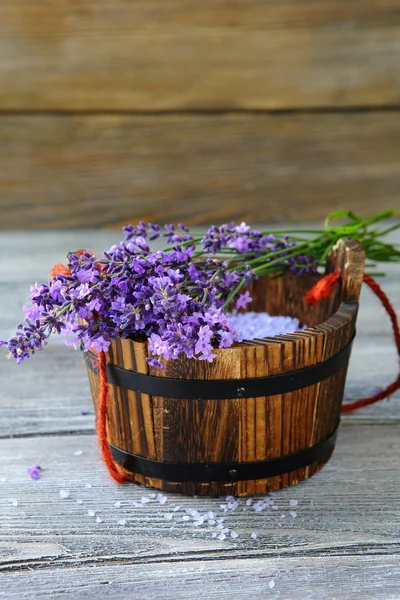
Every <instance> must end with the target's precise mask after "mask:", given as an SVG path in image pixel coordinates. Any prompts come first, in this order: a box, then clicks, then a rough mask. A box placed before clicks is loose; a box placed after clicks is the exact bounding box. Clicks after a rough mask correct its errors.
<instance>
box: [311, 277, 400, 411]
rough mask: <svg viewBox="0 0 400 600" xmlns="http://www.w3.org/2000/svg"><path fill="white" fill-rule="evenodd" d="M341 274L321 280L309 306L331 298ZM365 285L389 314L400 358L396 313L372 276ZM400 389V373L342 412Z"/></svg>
mask: <svg viewBox="0 0 400 600" xmlns="http://www.w3.org/2000/svg"><path fill="white" fill-rule="evenodd" d="M340 278H341V273H340V271H335V272H334V273H329V275H325V277H323V278H322V279H320V280H319V281H318V282H317V283H316V284H315V285H314V287H312V288H311V290H309V291H308V292H307V294H306V295H305V296H304V299H305V300H306V302H308V304H313V303H314V302H320V301H321V300H322V299H323V298H329V296H330V295H331V293H332V288H333V286H334V285H335V284H336V283H337V282H338V281H339V280H340ZM363 281H364V283H366V284H367V285H368V287H369V288H370V289H371V290H372V292H373V293H374V294H375V296H377V297H378V298H379V300H380V301H381V303H382V306H383V307H384V309H385V310H386V312H387V314H388V315H389V317H390V320H391V322H392V327H393V335H394V340H395V343H396V348H397V353H398V355H399V358H400V327H399V322H398V319H397V315H396V312H395V310H394V308H393V306H392V304H391V302H390V300H389V298H388V297H387V295H386V294H385V292H384V291H383V290H382V288H381V287H380V285H379V284H378V283H377V282H376V281H375V279H373V277H371V276H370V275H364V278H363ZM399 388H400V373H399V375H398V376H397V379H395V381H393V383H391V384H390V385H388V386H387V387H386V388H385V389H383V390H382V391H380V392H378V393H377V394H374V395H372V396H368V397H366V398H361V399H360V400H355V401H354V402H350V403H349V404H344V405H343V406H342V409H341V410H342V412H351V411H353V410H357V409H358V408H361V407H363V406H368V405H369V404H374V403H375V402H379V401H380V400H384V399H385V398H388V397H389V396H391V395H392V394H393V393H394V392H395V391H397V390H398V389H399Z"/></svg>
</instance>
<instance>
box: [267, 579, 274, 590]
mask: <svg viewBox="0 0 400 600" xmlns="http://www.w3.org/2000/svg"><path fill="white" fill-rule="evenodd" d="M268 585H269V588H270V589H271V590H273V589H274V587H275V581H274V580H273V579H271V581H270V582H269V584H268Z"/></svg>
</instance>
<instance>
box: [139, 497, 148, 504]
mask: <svg viewBox="0 0 400 600" xmlns="http://www.w3.org/2000/svg"><path fill="white" fill-rule="evenodd" d="M141 502H142V504H147V503H148V502H150V498H149V497H146V496H142V500H141Z"/></svg>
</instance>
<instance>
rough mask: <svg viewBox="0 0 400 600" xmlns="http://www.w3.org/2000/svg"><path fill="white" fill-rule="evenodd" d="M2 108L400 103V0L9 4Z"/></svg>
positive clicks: (31, 0)
mask: <svg viewBox="0 0 400 600" xmlns="http://www.w3.org/2000/svg"><path fill="white" fill-rule="evenodd" d="M0 21H1V23H2V35H1V36H0V56H1V57H2V59H1V60H0V79H1V83H2V85H1V87H0V107H1V108H3V109H8V110H9V109H19V110H26V109H40V110H93V109H95V110H132V109H134V110H143V111H148V110H171V109H212V110H215V109H227V108H228V109H232V108H246V109H282V108H297V107H307V108H308V107H310V106H311V107H320V106H332V105H335V106H361V105H365V106H373V105H374V106H382V105H393V104H394V105H398V104H399V100H400V75H399V69H398V64H399V60H400V46H399V41H398V40H399V32H400V11H399V5H398V2H397V1H396V0H381V1H380V2H379V3H378V2H375V1H373V0H367V1H365V2H346V0H329V1H327V2H323V3H321V2H316V1H315V0H307V1H300V0H290V1H287V2H275V1H273V0H268V1H266V2H265V1H262V0H255V1H253V2H246V1H245V0H238V1H236V2H229V1H228V0H204V1H203V2H201V3H189V4H188V3H185V2H183V1H182V0H173V1H172V2H168V3H167V5H166V4H165V2H163V0H150V1H148V2H141V1H140V0H135V1H131V0H117V1H115V2H112V3H110V2H108V1H107V0H100V1H96V0H82V1H80V2H78V3H77V2H75V3H70V2H65V1H60V0H48V1H46V2H39V1H38V0H3V2H2V3H1V9H0Z"/></svg>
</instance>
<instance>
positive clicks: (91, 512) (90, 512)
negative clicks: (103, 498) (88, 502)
mask: <svg viewBox="0 0 400 600" xmlns="http://www.w3.org/2000/svg"><path fill="white" fill-rule="evenodd" d="M87 514H88V515H89V517H94V516H95V514H96V513H95V512H94V510H88V511H87Z"/></svg>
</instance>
